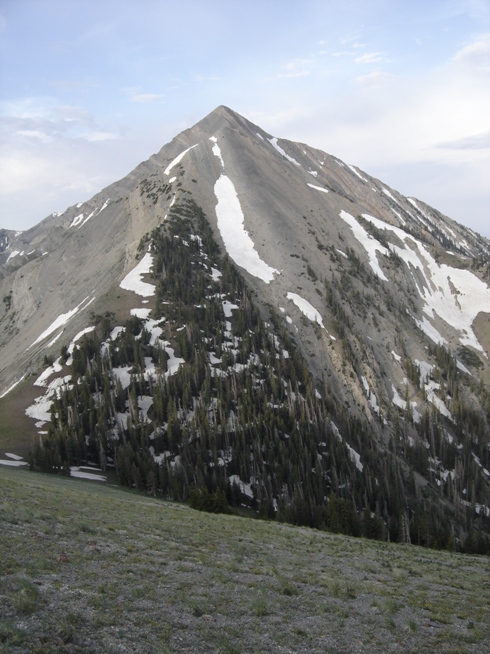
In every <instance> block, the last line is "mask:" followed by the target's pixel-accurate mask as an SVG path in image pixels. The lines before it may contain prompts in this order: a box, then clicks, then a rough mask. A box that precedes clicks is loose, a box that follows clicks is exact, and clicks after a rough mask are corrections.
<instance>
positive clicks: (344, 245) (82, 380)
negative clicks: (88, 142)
mask: <svg viewBox="0 0 490 654" xmlns="http://www.w3.org/2000/svg"><path fill="white" fill-rule="evenodd" d="M0 265H1V268H0V270H1V276H0V285H1V289H0V291H1V294H2V297H3V303H2V307H1V313H0V328H1V333H0V352H1V357H0V361H1V364H0V368H1V369H0V389H2V390H1V392H2V393H3V398H4V399H3V400H2V402H8V401H9V400H11V399H12V398H16V402H15V404H16V406H21V407H22V406H23V408H24V410H25V411H26V412H27V416H29V417H25V418H23V419H25V421H27V422H26V425H27V424H28V425H29V427H25V428H26V429H28V430H30V432H31V433H32V434H33V435H34V434H36V432H39V433H40V434H41V439H40V440H39V439H37V438H36V440H35V443H36V445H35V451H34V452H33V454H32V455H31V456H32V457H33V463H34V464H35V465H36V466H39V467H41V468H43V469H49V470H62V469H64V470H65V471H66V470H68V469H69V468H70V466H71V467H73V466H78V467H79V466H80V465H83V464H87V463H88V462H96V463H97V464H98V465H99V466H100V467H101V468H102V469H103V470H105V469H106V468H109V469H110V467H111V466H113V467H115V469H116V472H117V474H118V476H119V479H120V481H121V482H122V483H125V484H127V485H130V486H131V485H133V486H134V485H136V486H139V487H144V488H146V489H148V490H150V491H151V492H153V493H155V494H156V493H163V494H164V495H168V496H171V497H176V498H180V499H187V498H189V497H190V496H191V494H192V492H200V491H202V490H203V489H206V490H207V492H214V491H222V492H223V493H226V494H227V498H228V501H229V502H230V503H233V502H236V503H238V504H239V503H243V502H245V503H248V504H249V505H250V506H251V507H253V508H255V509H257V510H259V511H261V512H262V513H263V514H265V515H268V516H270V517H274V516H275V515H280V516H281V517H283V518H284V519H287V520H291V521H293V522H299V523H303V524H310V525H314V526H322V525H326V526H328V527H330V528H335V529H337V530H343V531H346V532H348V533H364V534H365V535H375V536H376V537H384V538H387V537H389V538H392V539H393V538H395V539H398V540H404V541H409V540H412V541H416V542H420V543H421V544H430V545H437V546H453V545H454V544H455V543H460V544H461V543H463V542H465V539H466V540H468V539H469V540H468V542H469V543H470V544H471V543H474V542H476V541H475V540H474V533H476V532H478V533H479V534H482V533H484V532H485V531H487V532H488V530H489V524H490V472H489V470H490V451H489V444H490V421H489V412H490V391H489V381H490V367H489V358H488V357H489V353H490V326H489V321H490V289H489V286H488V281H489V279H490V243H489V241H488V240H487V239H485V238H483V237H481V236H479V235H477V234H475V233H474V232H473V231H471V230H469V229H467V228H465V227H463V226H461V225H459V224H457V223H456V222H454V221H453V220H451V219H449V218H448V217H446V216H443V215H442V214H440V213H439V212H438V211H437V210H435V209H433V208H431V207H429V206H428V205H426V204H425V203H424V202H422V201H421V200H418V199H414V198H406V197H404V196H403V195H401V194H400V193H398V192H397V191H396V190H394V189H391V188H389V187H388V186H387V185H386V184H383V183H382V182H380V181H379V180H377V179H374V178H373V177H371V176H370V175H369V174H367V173H366V172H364V171H361V170H360V169H359V168H357V167H355V166H353V165H349V164H346V163H344V162H342V161H340V160H339V159H338V158H336V157H334V156H331V155H329V154H326V153H324V152H322V151H320V150H317V149H315V148H313V147H311V146H308V145H305V144H302V143H295V142H292V141H288V140H285V139H280V138H277V137H274V136H272V135H270V134H268V133H267V132H265V131H264V130H263V129H261V128H260V127H258V126H256V125H253V124H252V123H251V122H249V121H248V120H246V119H245V118H243V117H242V116H240V115H239V114H237V113H235V112H233V111H232V110H230V109H228V108H227V107H223V106H222V107H218V108H217V109H216V110H214V111H213V112H212V113H211V114H209V115H208V116H206V117H205V118H204V119H203V120H201V121H200V122H199V123H197V124H196V125H194V126H193V127H192V128H190V129H187V130H185V131H184V132H182V133H180V134H179V135H178V136H176V137H175V138H174V139H173V140H172V141H171V142H170V143H168V144H167V145H165V146H164V147H163V148H162V149H161V150H160V151H159V152H158V153H157V154H155V155H153V156H152V157H150V159H149V160H148V161H146V162H143V163H141V164H140V165H139V166H137V168H136V169H135V170H134V171H133V172H132V173H130V174H129V175H128V176H127V177H125V178H124V179H122V180H120V181H119V182H116V183H114V184H112V185H111V186H109V187H107V188H106V189H104V190H103V191H101V192H100V193H98V194H97V195H95V196H94V197H93V198H92V199H91V200H89V201H87V202H85V203H81V204H78V205H76V206H74V207H70V208H69V209H67V210H66V211H65V212H64V213H62V214H53V215H51V216H49V217H48V218H46V219H45V220H44V221H42V222H41V223H39V225H37V226H36V227H34V228H32V229H30V230H28V231H26V232H23V233H20V234H15V233H12V232H6V231H1V232H0ZM36 388H37V389H38V391H39V394H38V396H37V398H36V399H35V401H34V403H33V398H35V397H36V394H35V389H36ZM22 403H24V405H23V404H22ZM19 419H20V418H19ZM447 516H449V518H450V519H449V520H447V519H446V517H447ZM482 538H483V537H482ZM472 539H473V540H472ZM485 542H486V541H485V539H484V538H483V540H482V541H481V543H483V544H482V545H481V548H484V547H486V545H485ZM469 547H470V545H468V548H469Z"/></svg>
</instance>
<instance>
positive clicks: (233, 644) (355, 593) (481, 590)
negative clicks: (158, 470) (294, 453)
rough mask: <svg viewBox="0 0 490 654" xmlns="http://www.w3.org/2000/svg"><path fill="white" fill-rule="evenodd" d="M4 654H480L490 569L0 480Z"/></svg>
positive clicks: (488, 624) (51, 484) (158, 503)
mask: <svg viewBox="0 0 490 654" xmlns="http://www.w3.org/2000/svg"><path fill="white" fill-rule="evenodd" d="M0 548H1V552H0V652H2V653H6V652H9V653H12V654H14V653H15V654H17V653H19V654H20V653H24V652H29V653H34V654H52V653H61V652H67V653H68V652H69V653H70V654H71V653H78V652H80V653H81V652H84V653H94V654H99V653H106V652H107V653H109V654H112V653H114V654H115V653H116V652H118V653H119V652H128V653H141V654H143V653H145V654H153V653H154V654H163V653H168V652H182V653H183V652H188V653H189V652H190V653H195V654H205V653H229V654H239V653H241V652H243V653H245V652H246V653H251V654H252V653H255V654H258V653H260V652H262V653H265V652H278V653H279V652H281V653H284V652H288V653H293V652H294V653H299V652H304V653H306V652H308V653H320V652H321V653H322V654H325V653H332V654H333V653H335V654H342V653H345V654H347V653H351V652H361V653H363V652H427V653H431V654H433V653H434V652H451V653H453V654H459V653H466V652H468V653H470V652H472V653H480V652H481V653H483V652H485V653H486V652H488V651H489V645H490V559H488V558H485V557H478V556H469V555H462V554H453V553H450V552H443V551H441V552H439V551H434V550H428V549H422V548H418V547H415V546H411V545H396V544H390V543H381V542H376V541H368V540H362V539H354V538H348V537H345V536H339V535H335V534H329V533H326V532H320V531H314V530H310V529H305V528H299V527H294V526H290V525H284V524H280V523H276V522H266V521H261V520H256V519H252V518H246V517H241V516H235V515H212V514H207V513H201V512H198V511H194V510H192V509H190V508H189V507H187V506H185V505H182V504H176V503H170V502H166V501H162V500H157V499H154V498H152V497H149V496H146V495H144V494H141V493H136V492H131V491H127V490H126V491H125V490H123V489H121V488H120V487H113V486H110V485H106V484H104V483H95V482H88V481H84V480H78V479H70V478H65V477H59V476H50V475H45V474H40V473H33V472H29V471H27V470H21V469H17V468H7V467H2V466H0Z"/></svg>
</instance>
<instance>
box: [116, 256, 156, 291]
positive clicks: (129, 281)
mask: <svg viewBox="0 0 490 654" xmlns="http://www.w3.org/2000/svg"><path fill="white" fill-rule="evenodd" d="M152 266H153V255H151V254H150V253H149V252H147V253H146V254H145V256H144V257H143V258H142V259H141V261H140V262H139V263H138V265H137V266H136V268H133V270H131V272H129V273H128V274H127V275H126V277H125V278H124V279H123V280H122V282H121V283H120V284H119V286H120V287H121V288H123V289H124V290H126V291H133V293H136V294H137V295H141V296H142V297H151V296H152V295H155V292H156V286H155V285H154V284H149V283H148V282H144V281H143V279H142V277H143V275H146V274H147V273H149V272H150V270H151V267H152Z"/></svg>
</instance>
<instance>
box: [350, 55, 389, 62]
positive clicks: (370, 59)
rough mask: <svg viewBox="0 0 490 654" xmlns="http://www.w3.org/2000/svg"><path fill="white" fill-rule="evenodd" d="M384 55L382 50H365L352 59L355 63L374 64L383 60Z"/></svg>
mask: <svg viewBox="0 0 490 654" xmlns="http://www.w3.org/2000/svg"><path fill="white" fill-rule="evenodd" d="M384 59H385V55H384V53H383V52H366V53H365V54H363V55H361V56H360V57H356V59H355V60H354V61H355V62H356V63H357V64H374V63H377V62H378V61H383V60H384Z"/></svg>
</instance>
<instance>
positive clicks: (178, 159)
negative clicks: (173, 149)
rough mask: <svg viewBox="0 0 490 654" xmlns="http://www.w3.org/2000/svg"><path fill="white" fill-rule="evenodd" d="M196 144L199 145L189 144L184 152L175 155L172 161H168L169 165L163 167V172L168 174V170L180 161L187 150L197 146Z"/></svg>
mask: <svg viewBox="0 0 490 654" xmlns="http://www.w3.org/2000/svg"><path fill="white" fill-rule="evenodd" d="M198 145H199V143H196V144H195V145H191V147H190V148H187V150H184V152H181V153H180V154H179V155H177V156H176V157H175V159H174V160H173V161H171V162H170V163H169V165H168V166H167V167H166V168H165V170H164V171H163V174H164V175H168V174H169V172H170V171H171V170H172V168H173V167H174V166H176V165H177V164H178V163H180V161H181V160H182V159H183V158H184V156H185V155H186V154H187V153H188V152H189V150H192V148H195V147H196V146H198Z"/></svg>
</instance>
